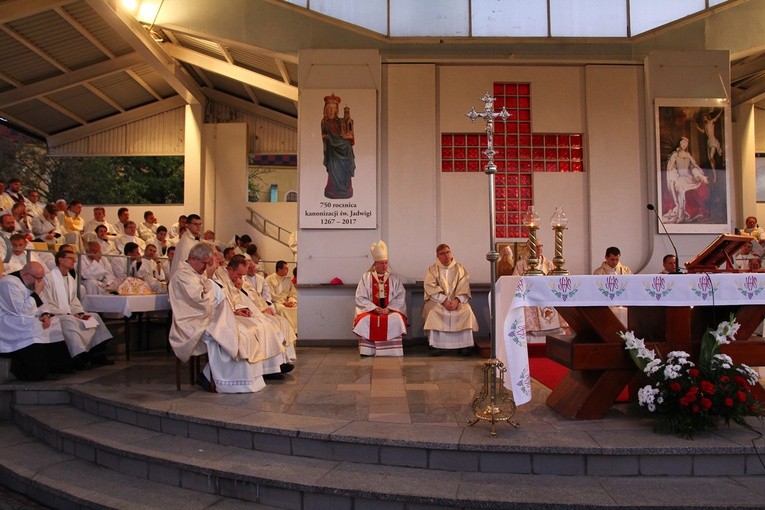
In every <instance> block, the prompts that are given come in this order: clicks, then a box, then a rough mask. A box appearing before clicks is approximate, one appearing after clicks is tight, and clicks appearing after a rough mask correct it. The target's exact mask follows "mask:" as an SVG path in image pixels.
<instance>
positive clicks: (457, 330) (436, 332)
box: [422, 244, 478, 356]
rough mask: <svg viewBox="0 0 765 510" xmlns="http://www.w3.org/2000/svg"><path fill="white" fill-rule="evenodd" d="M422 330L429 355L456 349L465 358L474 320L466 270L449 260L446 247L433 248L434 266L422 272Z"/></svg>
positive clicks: (449, 253)
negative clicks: (430, 349)
mask: <svg viewBox="0 0 765 510" xmlns="http://www.w3.org/2000/svg"><path fill="white" fill-rule="evenodd" d="M424 290H425V293H424V301H425V303H424V306H423V308H422V317H423V318H424V319H425V324H424V326H423V329H424V330H425V331H427V332H428V345H430V347H431V348H432V349H433V351H432V354H433V355H435V356H438V355H441V354H442V351H443V350H444V349H459V353H460V354H461V355H463V356H469V355H470V352H471V351H472V349H473V345H474V340H473V332H474V331H478V320H477V319H476V317H475V314H473V309H472V308H471V307H470V298H471V294H470V281H469V276H468V272H467V270H466V269H465V268H464V267H463V266H462V264H460V263H458V262H457V261H455V260H454V258H453V257H452V250H451V248H449V245H447V244H439V245H438V247H437V248H436V263H435V264H433V265H432V266H430V267H429V268H428V269H427V271H426V272H425V281H424Z"/></svg>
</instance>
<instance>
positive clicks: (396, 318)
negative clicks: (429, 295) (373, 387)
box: [353, 241, 406, 356]
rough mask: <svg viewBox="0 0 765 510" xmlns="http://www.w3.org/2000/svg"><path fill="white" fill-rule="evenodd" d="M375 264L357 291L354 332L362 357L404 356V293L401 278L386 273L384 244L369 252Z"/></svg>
mask: <svg viewBox="0 0 765 510" xmlns="http://www.w3.org/2000/svg"><path fill="white" fill-rule="evenodd" d="M369 250H370V251H371V252H372V260H374V263H373V264H372V267H370V268H369V271H367V272H366V273H364V274H363V275H361V280H359V284H358V286H357V287H356V318H355V319H354V321H353V332H354V333H356V335H358V336H359V353H360V354H361V355H362V356H403V355H404V344H403V336H404V335H405V334H406V299H405V298H406V291H405V290H404V284H403V283H402V282H401V278H399V277H398V275H396V274H393V273H391V272H390V271H389V269H388V247H387V246H386V245H385V243H384V242H383V241H379V242H376V243H372V246H371V247H370V248H369Z"/></svg>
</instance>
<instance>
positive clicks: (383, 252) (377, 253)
mask: <svg viewBox="0 0 765 510" xmlns="http://www.w3.org/2000/svg"><path fill="white" fill-rule="evenodd" d="M369 251H370V252H372V260H374V261H375V262H379V261H381V260H388V246H387V245H386V244H385V243H384V242H382V241H378V242H376V243H372V246H370V247H369Z"/></svg>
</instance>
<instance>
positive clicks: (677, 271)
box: [646, 204, 682, 274]
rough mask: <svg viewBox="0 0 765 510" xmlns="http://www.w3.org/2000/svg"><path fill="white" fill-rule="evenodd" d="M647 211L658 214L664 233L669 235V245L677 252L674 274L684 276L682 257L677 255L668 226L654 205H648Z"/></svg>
mask: <svg viewBox="0 0 765 510" xmlns="http://www.w3.org/2000/svg"><path fill="white" fill-rule="evenodd" d="M646 209H648V210H649V211H653V212H654V214H656V219H658V220H659V223H661V226H662V228H663V229H664V233H665V234H667V239H669V244H671V245H672V249H673V250H675V272H674V273H672V274H682V273H681V272H680V257H679V256H678V254H677V246H675V243H674V242H672V236H670V235H669V232H668V231H667V226H666V225H665V224H664V221H663V220H662V219H661V216H659V211H657V210H656V208H655V207H654V206H653V204H648V205H647V206H646Z"/></svg>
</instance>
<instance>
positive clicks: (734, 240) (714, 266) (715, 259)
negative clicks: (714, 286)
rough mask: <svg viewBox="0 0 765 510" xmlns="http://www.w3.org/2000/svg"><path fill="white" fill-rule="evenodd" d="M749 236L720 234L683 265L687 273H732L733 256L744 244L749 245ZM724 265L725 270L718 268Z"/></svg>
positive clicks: (750, 239)
mask: <svg viewBox="0 0 765 510" xmlns="http://www.w3.org/2000/svg"><path fill="white" fill-rule="evenodd" d="M751 242H752V238H751V237H749V236H742V235H734V234H721V235H719V236H718V237H717V239H715V240H714V241H712V242H711V243H710V244H709V246H707V247H706V248H704V249H703V250H701V251H700V252H699V254H698V255H696V256H695V257H694V258H693V259H692V260H689V261H688V262H686V263H685V268H686V269H687V270H688V272H689V273H733V272H734V269H733V256H734V255H735V254H736V252H738V251H739V250H740V249H741V247H742V246H744V245H745V244H746V243H751ZM723 264H725V269H721V268H720V266H722V265H723Z"/></svg>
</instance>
